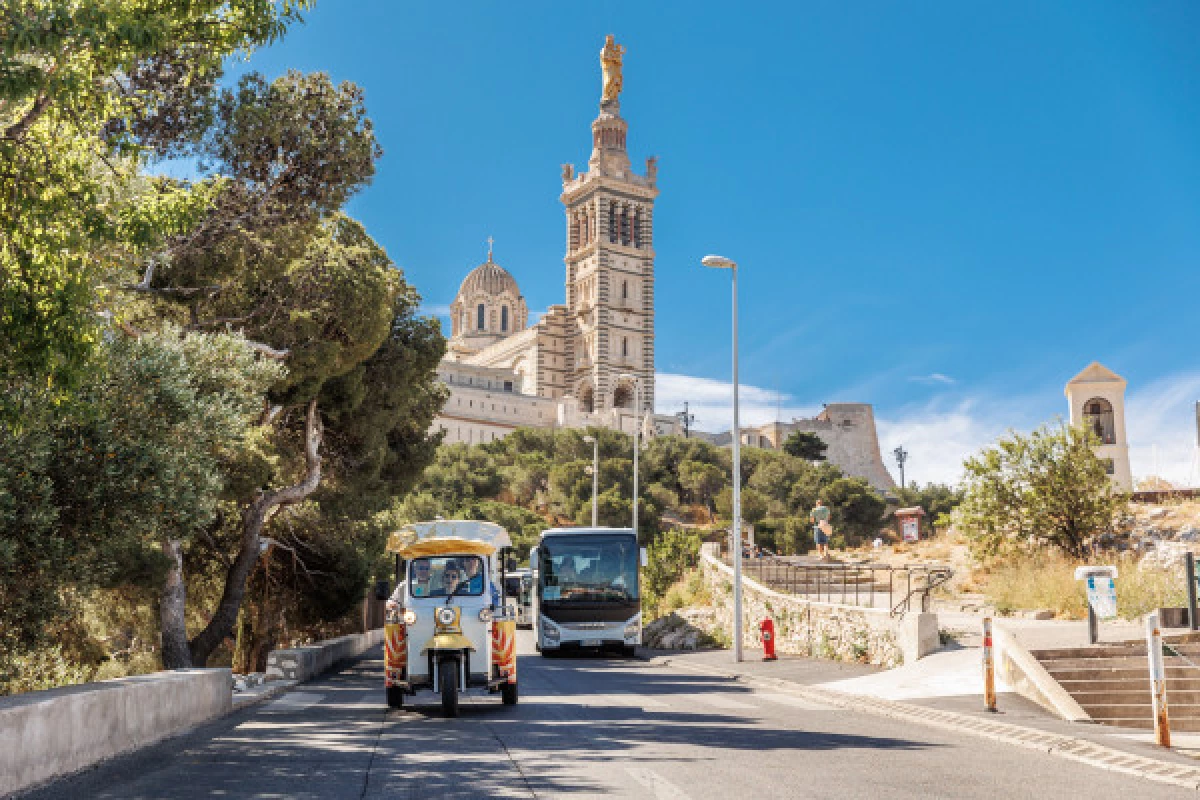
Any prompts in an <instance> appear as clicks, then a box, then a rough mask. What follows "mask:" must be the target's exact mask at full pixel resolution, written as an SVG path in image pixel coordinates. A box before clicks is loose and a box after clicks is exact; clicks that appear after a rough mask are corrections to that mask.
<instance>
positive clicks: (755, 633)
mask: <svg viewBox="0 0 1200 800" xmlns="http://www.w3.org/2000/svg"><path fill="white" fill-rule="evenodd" d="M700 565H701V569H702V570H703V573H704V579H705V581H706V582H707V583H708V586H709V590H710V592H711V593H712V597H713V606H714V609H715V614H714V616H713V618H712V619H713V623H712V625H713V629H710V630H709V633H713V634H714V635H716V636H717V638H728V636H729V635H730V634H731V633H732V631H733V570H731V569H730V568H729V566H728V565H726V564H725V563H723V562H721V561H718V560H717V559H715V558H713V557H712V556H710V555H708V554H703V555H701V562H700ZM768 617H769V618H770V619H772V620H773V621H774V623H775V650H776V652H778V653H780V654H790V655H802V656H811V657H814V658H829V659H833V660H835V661H850V662H857V663H861V664H876V665H879V666H883V667H895V666H899V665H900V664H903V663H905V662H908V661H915V660H916V659H918V658H921V657H923V656H926V655H928V654H929V653H931V652H933V651H934V650H936V649H937V647H938V633H937V631H938V628H937V615H936V614H919V613H916V612H910V613H908V614H905V615H903V616H896V617H892V616H891V614H890V613H889V612H888V611H887V610H885V609H876V608H862V607H858V606H849V605H840V604H837V603H821V602H816V601H812V600H808V599H806V598H804V597H802V596H797V595H788V594H782V593H780V592H776V591H773V590H771V589H769V588H767V587H765V586H763V585H761V584H760V583H758V582H757V581H754V580H751V579H750V578H747V577H746V576H744V575H743V576H742V619H743V623H742V634H743V635H742V646H743V647H746V648H760V647H762V641H761V639H760V636H759V625H760V623H761V622H762V621H763V620H764V619H767V618H768ZM694 624H704V623H703V622H698V623H694Z"/></svg>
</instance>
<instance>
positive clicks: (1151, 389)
mask: <svg viewBox="0 0 1200 800" xmlns="http://www.w3.org/2000/svg"><path fill="white" fill-rule="evenodd" d="M1197 400H1200V372H1190V373H1178V374H1175V375H1168V376H1166V377H1164V378H1160V379H1158V380H1156V381H1153V382H1152V383H1149V384H1146V385H1145V386H1142V387H1138V388H1136V389H1134V390H1133V391H1131V392H1129V394H1128V395H1127V397H1126V399H1125V432H1126V435H1127V436H1128V437H1129V461H1130V467H1131V468H1132V470H1133V475H1134V478H1135V479H1137V478H1143V477H1146V476H1149V475H1155V474H1157V475H1159V476H1160V477H1162V478H1166V479H1167V480H1169V481H1171V482H1172V483H1174V484H1176V485H1187V486H1195V485H1196V484H1197V482H1200V474H1198V469H1197V468H1198V466H1200V465H1197V464H1196V463H1195V459H1196V457H1197V453H1196V401H1197Z"/></svg>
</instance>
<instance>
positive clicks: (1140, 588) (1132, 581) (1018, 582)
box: [973, 554, 1187, 619]
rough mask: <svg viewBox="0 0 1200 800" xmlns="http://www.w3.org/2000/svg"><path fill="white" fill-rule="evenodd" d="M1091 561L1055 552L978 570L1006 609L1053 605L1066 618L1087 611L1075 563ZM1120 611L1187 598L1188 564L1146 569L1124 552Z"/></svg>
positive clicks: (1134, 612) (1142, 610) (1127, 614)
mask: <svg viewBox="0 0 1200 800" xmlns="http://www.w3.org/2000/svg"><path fill="white" fill-rule="evenodd" d="M1085 563H1086V562H1083V561H1075V560H1072V559H1067V558H1063V557H1061V556H1054V555H1049V554H1040V555H1038V556H1037V557H1036V558H1035V557H1032V556H1022V557H1020V558H1018V559H1014V560H1012V561H1008V562H1005V563H1003V564H1000V565H997V566H993V567H991V568H989V569H986V570H979V571H977V572H976V573H975V575H974V576H973V577H974V578H975V582H976V583H977V584H979V585H980V587H981V588H982V589H983V592H984V594H985V595H986V596H987V597H988V599H989V600H991V602H992V604H993V605H995V607H996V610H997V611H998V612H999V613H1001V614H1005V613H1012V612H1014V611H1022V610H1035V609H1050V610H1052V611H1054V612H1055V613H1056V614H1057V615H1058V616H1059V617H1061V618H1064V619H1083V618H1084V617H1086V616H1087V600H1086V596H1085V594H1084V587H1083V582H1082V581H1077V580H1075V568H1076V567H1078V566H1082V565H1084V564H1085ZM1115 563H1116V565H1117V571H1118V577H1117V611H1118V613H1119V614H1120V615H1121V617H1122V618H1124V619H1135V618H1137V617H1139V616H1141V615H1143V614H1146V613H1147V612H1150V611H1153V610H1154V609H1156V608H1160V607H1171V606H1182V605H1186V604H1187V584H1186V582H1185V579H1184V574H1183V570H1182V569H1176V570H1159V569H1140V568H1139V567H1138V565H1137V561H1136V560H1134V559H1133V558H1118V559H1117V560H1116V561H1115Z"/></svg>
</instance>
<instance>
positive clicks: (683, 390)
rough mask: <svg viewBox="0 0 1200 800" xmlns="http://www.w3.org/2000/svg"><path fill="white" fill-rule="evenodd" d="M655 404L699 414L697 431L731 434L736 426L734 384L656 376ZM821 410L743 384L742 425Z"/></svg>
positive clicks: (660, 408)
mask: <svg viewBox="0 0 1200 800" xmlns="http://www.w3.org/2000/svg"><path fill="white" fill-rule="evenodd" d="M654 394H655V398H654V405H655V410H656V411H657V412H658V413H659V414H674V413H676V412H679V411H683V404H684V402H685V401H686V402H687V404H688V411H690V412H691V413H692V414H695V415H696V428H697V429H698V430H703V431H727V430H729V429H730V428H731V427H732V422H733V420H732V417H733V411H732V409H733V384H731V383H730V382H728V381H716V380H711V379H709V378H695V377H692V376H691V375H679V374H676V373H671V372H659V373H658V374H656V375H655V376H654ZM817 411H819V409H814V408H812V407H810V406H801V405H797V404H796V402H795V399H794V398H793V397H791V396H790V395H787V394H783V393H781V392H776V391H773V390H771V389H764V388H762V387H760V386H751V385H749V384H745V383H743V384H741V385H740V387H739V391H738V417H739V419H740V421H741V424H742V425H762V424H763V423H766V422H773V421H774V420H775V419H781V420H785V421H786V420H790V419H791V418H792V417H809V416H812V415H813V414H815V413H816V412H817Z"/></svg>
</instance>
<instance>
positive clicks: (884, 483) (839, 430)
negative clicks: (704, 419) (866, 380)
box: [705, 403, 896, 491]
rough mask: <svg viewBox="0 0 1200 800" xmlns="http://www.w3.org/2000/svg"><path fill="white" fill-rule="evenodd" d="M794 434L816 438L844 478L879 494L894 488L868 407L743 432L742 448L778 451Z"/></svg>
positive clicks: (845, 406) (835, 409)
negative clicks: (860, 482) (863, 482)
mask: <svg viewBox="0 0 1200 800" xmlns="http://www.w3.org/2000/svg"><path fill="white" fill-rule="evenodd" d="M797 431H804V432H806V433H815V434H816V435H817V436H819V437H820V438H821V441H823V442H824V443H825V446H826V448H827V449H826V450H825V459H826V460H827V461H828V462H829V463H830V464H834V465H836V466H837V467H838V468H839V469H841V470H842V472H844V473H846V474H847V475H852V476H854V477H857V478H863V479H864V480H866V481H867V483H869V484H871V485H872V486H873V487H875V488H876V489H879V490H881V491H886V490H888V489H893V488H895V486H896V482H895V481H894V480H893V479H892V475H891V473H890V472H888V470H887V467H885V466H884V464H883V456H882V455H881V453H880V450H879V434H878V433H877V432H876V430H875V412H874V411H873V410H872V408H871V406H870V405H869V404H867V403H830V404H828V405H826V406H825V408H824V410H823V411H821V413H820V414H818V415H817V416H815V417H811V418H800V417H797V418H794V419H792V421H791V422H768V423H767V424H766V425H759V426H758V427H750V428H742V445H743V446H744V447H762V448H766V449H768V450H779V449H780V448H782V447H783V443H784V442H786V441H787V439H788V437H789V436H791V435H792V434H793V433H796V432H797ZM705 438H707V439H709V440H710V441H712V442H714V443H715V444H719V445H722V446H726V445H729V443H730V441H731V436H730V434H729V433H723V434H716V435H705Z"/></svg>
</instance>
